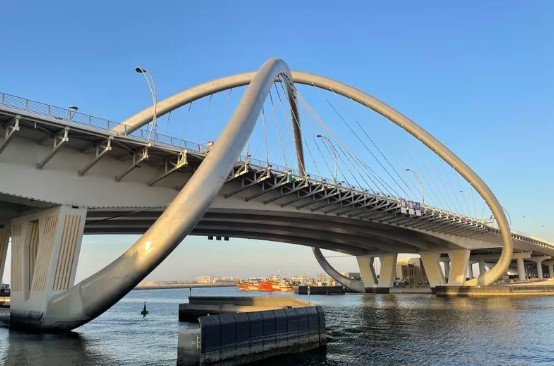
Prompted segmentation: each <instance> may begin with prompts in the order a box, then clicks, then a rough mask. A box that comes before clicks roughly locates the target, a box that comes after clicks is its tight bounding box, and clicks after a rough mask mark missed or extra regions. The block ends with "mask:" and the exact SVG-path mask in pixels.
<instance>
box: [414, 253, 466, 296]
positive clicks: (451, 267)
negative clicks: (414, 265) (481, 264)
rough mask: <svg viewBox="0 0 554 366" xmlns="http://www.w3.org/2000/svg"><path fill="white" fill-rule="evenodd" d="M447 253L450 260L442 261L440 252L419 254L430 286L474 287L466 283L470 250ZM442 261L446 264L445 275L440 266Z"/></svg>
mask: <svg viewBox="0 0 554 366" xmlns="http://www.w3.org/2000/svg"><path fill="white" fill-rule="evenodd" d="M446 253H447V254H448V259H442V258H441V254H442V253H440V252H422V253H419V254H420V255H421V261H422V263H423V268H424V269H425V273H426V274H427V280H428V281H429V286H431V287H437V286H473V285H474V284H473V283H471V282H469V281H466V274H467V271H468V265H469V254H470V253H469V250H465V249H462V250H450V251H448V252H446ZM441 261H442V262H444V269H445V271H444V273H443V271H442V269H441V266H440V262H441Z"/></svg>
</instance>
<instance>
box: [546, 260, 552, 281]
mask: <svg viewBox="0 0 554 366" xmlns="http://www.w3.org/2000/svg"><path fill="white" fill-rule="evenodd" d="M543 264H544V265H545V266H546V267H548V277H549V278H550V279H553V278H554V261H552V260H550V261H546V262H544V263H543Z"/></svg>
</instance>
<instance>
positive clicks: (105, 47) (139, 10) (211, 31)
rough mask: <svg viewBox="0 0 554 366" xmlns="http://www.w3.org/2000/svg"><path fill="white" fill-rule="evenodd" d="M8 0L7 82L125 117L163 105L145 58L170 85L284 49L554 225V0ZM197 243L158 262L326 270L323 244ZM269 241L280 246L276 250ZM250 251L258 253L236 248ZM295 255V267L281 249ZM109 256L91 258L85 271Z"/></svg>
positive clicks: (24, 91) (553, 228) (6, 86)
mask: <svg viewBox="0 0 554 366" xmlns="http://www.w3.org/2000/svg"><path fill="white" fill-rule="evenodd" d="M0 12H1V14H2V29H3V31H2V42H1V47H0V89H1V90H2V91H4V92H6V93H10V94H14V95H19V96H24V97H27V98H31V99H35V100H39V101H43V102H47V103H49V104H53V105H60V106H66V105H70V104H76V105H78V106H79V107H80V110H81V111H83V112H84V113H90V114H93V115H97V116H102V117H105V118H108V119H111V120H115V121H119V120H123V119H125V118H126V117H128V116H130V115H132V114H134V113H136V112H137V111H139V110H141V109H142V108H144V107H146V106H147V105H149V94H148V92H147V90H145V88H146V86H145V84H144V80H142V79H140V78H138V77H137V74H136V73H135V72H134V71H133V68H134V67H135V66H136V65H137V64H140V65H144V66H146V67H148V68H149V69H150V70H151V71H152V72H153V73H154V75H155V77H156V82H157V85H158V94H159V98H160V99H162V98H164V97H167V96H170V95H172V94H174V93H176V92H178V91H181V90H183V89H185V88H187V87H189V86H192V85H195V84H198V83H201V82H204V81H207V80H211V79H213V78H216V77H220V76H224V75H228V74H233V73H237V72H242V71H248V70H254V69H257V68H258V67H259V66H260V65H261V64H262V63H263V62H264V61H265V60H267V59H268V58H270V57H280V58H282V59H284V60H285V61H286V62H287V63H288V64H289V65H290V66H291V68H293V69H297V70H304V71H310V72H315V73H319V74H323V75H326V76H329V77H332V78H334V79H338V80H341V81H344V82H346V83H349V84H351V85H354V86H356V87H358V88H360V89H363V90H364V91H367V92H368V93H370V94H372V95H375V96H377V97H378V98H380V99H381V100H383V101H385V102H386V103H388V104H390V105H392V106H394V107H395V108H396V109H398V110H400V111H401V112H403V113H404V114H406V115H408V116H410V117H411V118H412V119H413V120H415V121H417V122H418V123H419V124H421V125H422V126H423V127H424V128H425V129H427V130H428V131H430V132H431V133H432V134H434V135H435V136H436V137H437V138H438V139H439V140H441V141H442V142H443V143H444V144H445V145H446V146H448V147H450V148H451V149H452V150H453V151H455V152H456V153H457V154H458V155H460V156H461V157H462V158H463V159H464V160H465V161H466V162H467V163H468V164H469V165H470V166H471V167H473V168H474V170H475V171H477V173H478V174H480V175H481V177H482V178H483V179H484V180H485V182H487V183H488V184H489V186H490V187H491V188H492V189H493V191H494V192H495V193H496V195H497V197H498V198H499V200H500V201H501V203H502V204H503V205H504V207H505V208H506V209H507V210H508V212H509V213H510V216H511V218H512V222H513V226H514V227H515V228H516V229H519V230H522V231H526V232H533V231H534V232H538V234H539V235H541V236H548V237H549V238H550V239H551V240H554V236H553V235H554V234H553V232H554V213H553V212H554V210H553V209H552V206H553V205H554V193H553V189H552V182H553V181H554V173H553V171H554V169H553V160H554V147H553V144H552V140H553V139H554V103H553V97H554V86H553V85H554V71H553V70H554V61H553V60H554V27H553V24H554V2H552V1H531V2H525V3H523V2H521V1H487V2H479V1H471V2H458V3H456V4H454V3H445V2H442V1H423V2H410V1H387V2H385V1H382V2H376V1H373V2H367V1H353V2H348V3H346V2H333V3H332V2H316V1H305V2H300V1H280V2H278V3H275V2H270V1H240V2H239V1H218V2H216V1H197V2H192V1H186V2H185V1H167V2H151V1H133V2H127V3H125V4H123V2H121V3H120V2H116V1H110V2H107V1H94V2H74V1H56V2H43V1H26V2H21V1H13V0H7V1H3V2H2V3H1V4H0ZM523 216H527V217H531V218H532V219H531V220H526V219H523ZM543 225H544V226H545V227H544V228H542V226H543ZM132 241H133V238H131V237H121V238H113V237H107V236H106V237H94V238H85V240H84V244H83V254H87V255H88V253H92V252H93V251H97V254H96V255H97V256H98V257H99V258H100V259H101V258H111V257H113V256H116V255H117V254H118V253H121V252H122V251H123V250H124V249H125V247H126V246H128V245H130V243H132ZM185 244H186V245H183V246H181V247H180V248H179V249H178V250H177V251H176V252H175V254H173V255H172V256H171V258H170V261H169V262H168V263H165V264H163V265H162V266H161V268H160V269H159V270H157V271H156V272H154V273H153V275H152V278H169V277H171V276H172V274H173V273H175V272H174V271H175V270H176V269H177V268H179V272H178V273H175V276H173V277H176V278H187V277H193V276H195V275H201V274H231V273H239V274H250V273H253V272H256V271H258V269H257V268H258V267H257V266H259V268H260V269H259V270H263V269H264V268H268V271H270V272H275V271H277V270H278V269H281V270H282V272H284V271H285V270H286V271H287V272H297V273H301V272H306V273H315V272H317V271H318V269H317V265H316V264H315V260H313V259H312V257H311V254H310V251H309V249H308V248H302V247H294V246H290V245H285V244H261V243H258V242H249V243H244V242H242V241H240V240H235V241H231V243H230V244H225V245H223V244H214V243H212V242H207V241H206V240H205V239H202V238H192V239H187V242H185ZM264 245H265V246H264ZM268 248H271V249H268ZM212 250H217V251H218V252H219V253H221V257H220V258H221V259H217V258H216V259H214V257H213V256H209V258H210V262H209V263H206V265H209V266H210V268H212V269H211V270H200V268H199V265H198V263H199V261H200V262H201V261H202V260H201V258H203V257H202V255H203V254H202V253H203V251H212ZM267 250H271V253H272V257H273V258H275V261H271V262H267V261H265V260H264V259H263V255H262V254H263V253H264V252H265V251H267ZM242 251H248V253H249V254H248V255H247V256H246V258H248V259H249V262H250V263H246V264H245V263H243V262H244V259H243V258H245V256H240V255H235V254H236V253H241V252H242ZM258 257H262V258H261V259H260V258H258ZM191 258H194V260H192V259H191ZM204 258H208V255H207V252H206V255H205V257H204ZM290 258H295V262H294V263H295V264H294V266H293V265H290V266H289V267H291V268H290V269H289V267H286V266H285V265H279V264H278V261H281V262H283V263H285V262H286V261H289V260H290ZM260 261H261V262H260ZM264 261H265V262H264ZM337 261H340V260H337ZM254 262H256V264H254ZM95 263H96V262H94V261H93V260H92V259H91V260H90V261H88V263H87V262H86V261H83V260H82V262H81V264H80V273H81V274H82V273H88V272H87V271H92V270H93V269H94V268H95V266H96V265H99V264H97V263H96V264H95ZM260 263H262V264H260ZM264 263H265V265H264ZM287 263H291V262H287ZM337 263H339V262H337ZM231 264H232V265H234V267H233V266H231ZM203 265H204V264H203ZM249 266H251V267H250V268H256V270H252V271H250V270H247V269H245V268H249ZM343 266H344V267H345V268H344V269H352V270H354V269H355V268H354V267H352V268H346V267H349V265H344V264H343ZM339 267H340V265H339ZM182 268H186V269H185V270H183V269H182ZM239 269H240V270H239ZM295 269H297V270H296V271H295ZM304 269H305V271H304ZM339 269H340V268H339Z"/></svg>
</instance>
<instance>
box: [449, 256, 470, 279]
mask: <svg viewBox="0 0 554 366" xmlns="http://www.w3.org/2000/svg"><path fill="white" fill-rule="evenodd" d="M448 258H450V266H449V267H450V271H449V273H448V283H447V285H448V286H464V284H465V282H466V273H467V267H468V265H469V250H451V251H449V252H448Z"/></svg>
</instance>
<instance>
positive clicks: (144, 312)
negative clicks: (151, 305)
mask: <svg viewBox="0 0 554 366" xmlns="http://www.w3.org/2000/svg"><path fill="white" fill-rule="evenodd" d="M140 313H141V314H142V317H143V318H144V317H145V316H146V314H148V310H146V301H145V302H144V308H143V309H142V311H141V312H140Z"/></svg>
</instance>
